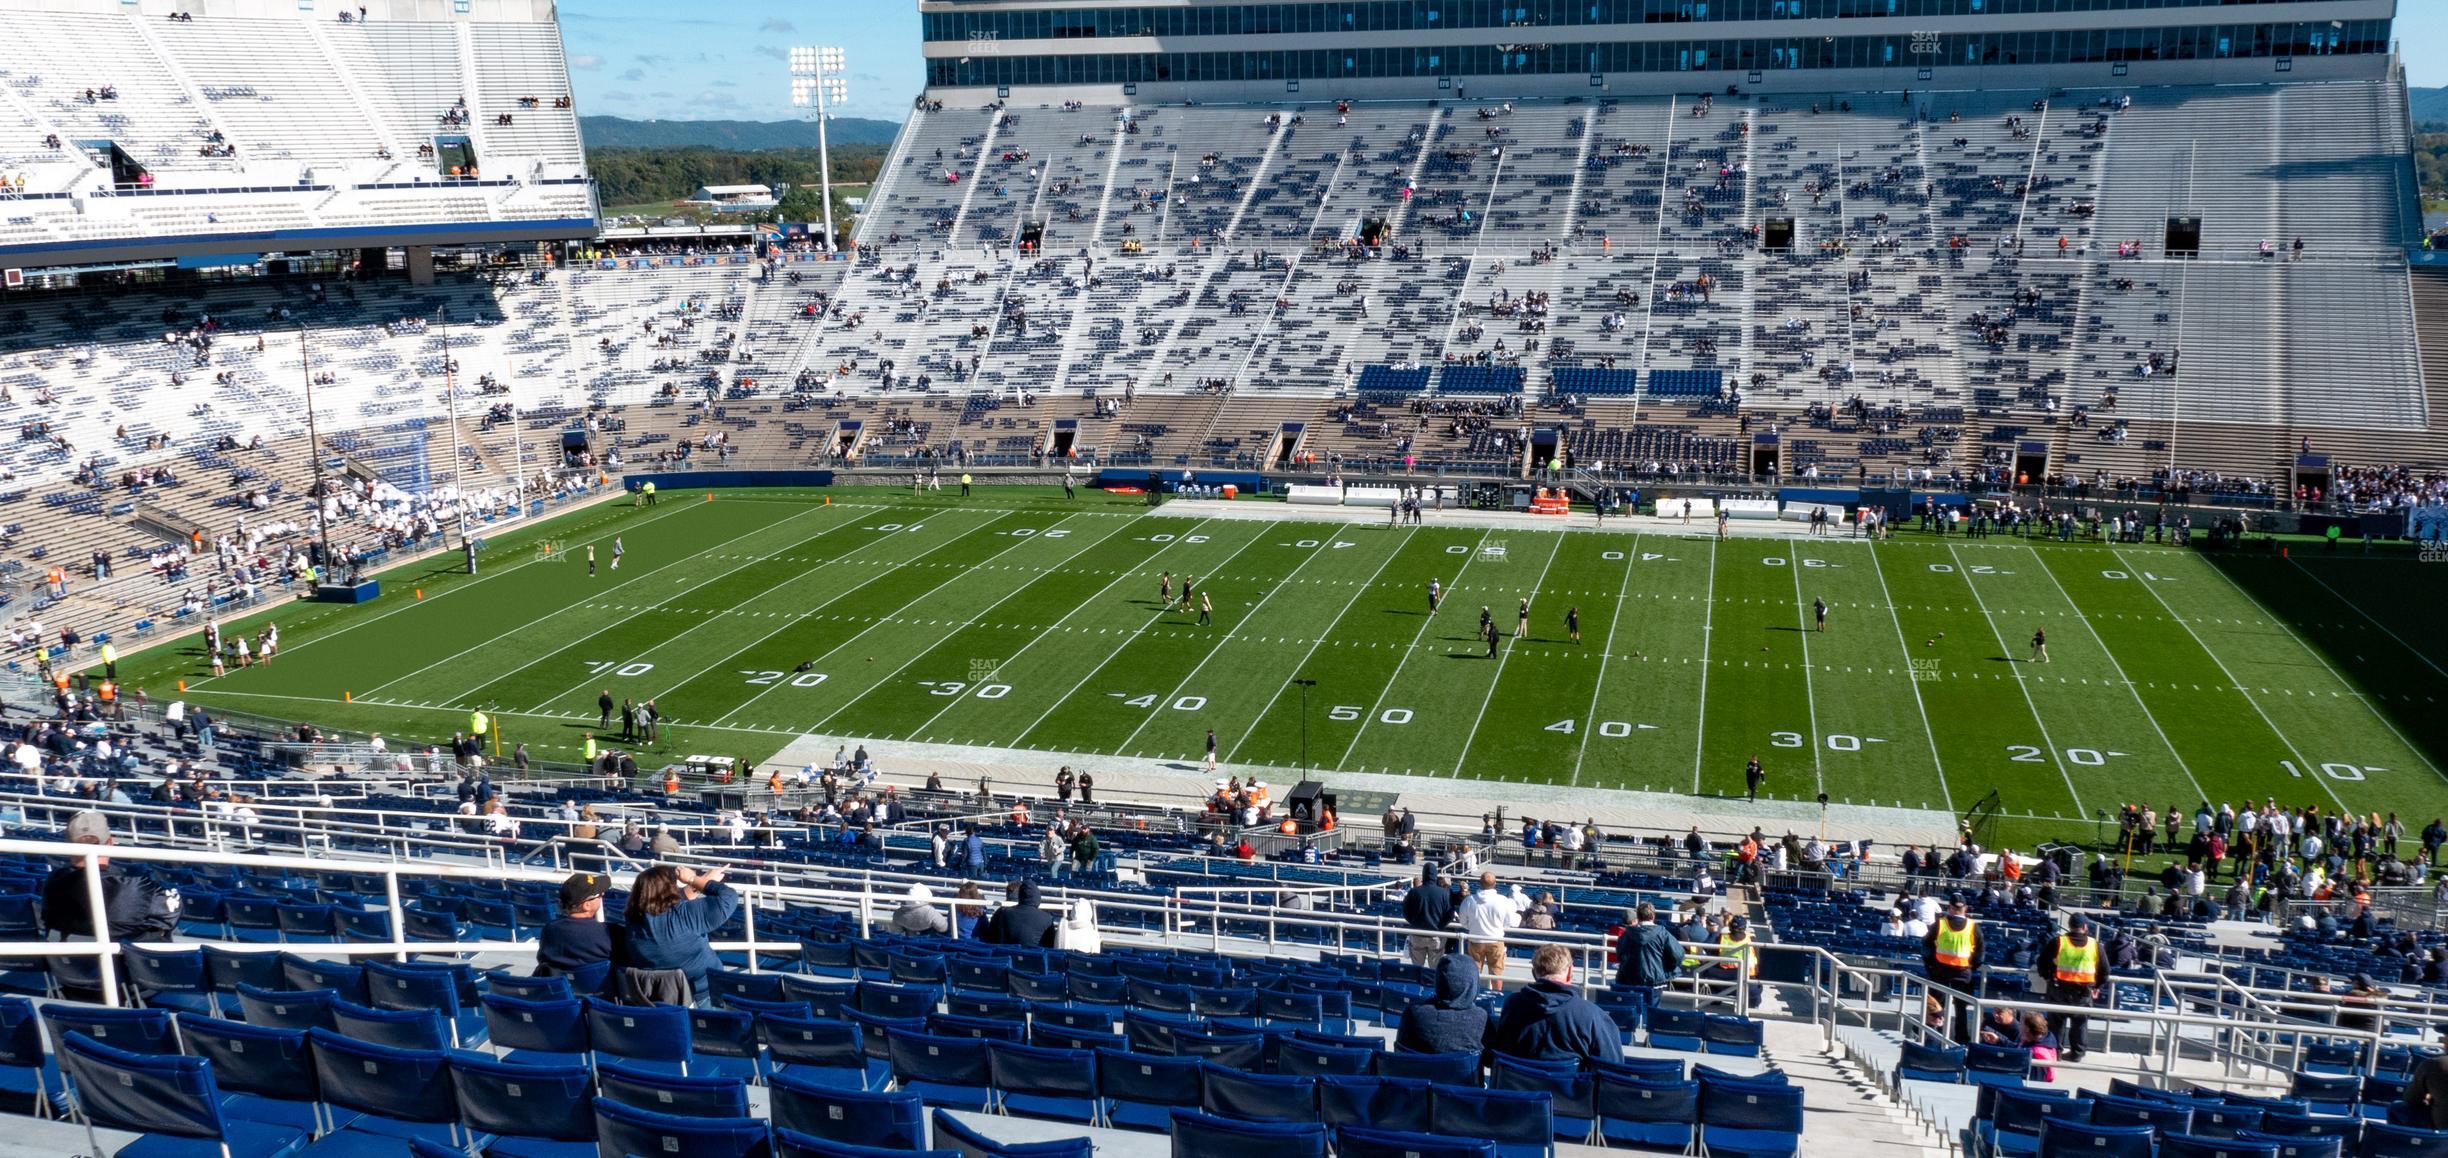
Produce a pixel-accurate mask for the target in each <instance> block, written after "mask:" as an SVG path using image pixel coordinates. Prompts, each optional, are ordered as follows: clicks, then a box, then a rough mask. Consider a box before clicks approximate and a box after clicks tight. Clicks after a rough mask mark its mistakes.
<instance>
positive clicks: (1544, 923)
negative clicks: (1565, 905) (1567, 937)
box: [1522, 891, 1556, 932]
mask: <svg viewBox="0 0 2448 1158" xmlns="http://www.w3.org/2000/svg"><path fill="white" fill-rule="evenodd" d="M1555 927H1556V903H1555V894H1554V893H1550V892H1545V891H1541V892H1540V893H1539V895H1538V899H1537V900H1534V901H1532V902H1530V907H1529V908H1528V909H1525V910H1523V911H1522V928H1525V929H1532V930H1536V931H1539V932H1551V931H1553V930H1554V929H1555Z"/></svg>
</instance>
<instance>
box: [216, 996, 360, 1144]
mask: <svg viewBox="0 0 2448 1158" xmlns="http://www.w3.org/2000/svg"><path fill="white" fill-rule="evenodd" d="M179 1039H180V1040H181V1041H183V1042H184V1043H186V1046H187V1052H188V1053H189V1054H191V1055H193V1056H196V1057H200V1058H204V1059H206V1060H208V1061H210V1062H212V1063H213V1079H214V1080H215V1081H216V1082H218V1083H219V1084H220V1086H221V1105H222V1108H223V1109H225V1110H227V1111H228V1112H229V1114H230V1116H231V1117H234V1118H243V1119H245V1120H247V1121H250V1122H269V1123H272V1124H274V1125H281V1126H292V1127H295V1128H297V1129H299V1130H303V1131H307V1132H310V1133H311V1132H315V1131H318V1130H321V1129H323V1128H324V1127H325V1126H326V1125H327V1124H328V1123H326V1122H325V1121H324V1120H323V1118H322V1116H321V1115H320V1114H319V1113H318V1111H317V1110H316V1107H315V1102H316V1100H317V1099H316V1095H315V1071H314V1059H313V1058H312V1057H311V1056H309V1053H308V1050H309V1047H308V1046H307V1044H306V1031H305V1030H302V1029H273V1028H270V1027H267V1026H261V1025H248V1024H247V1023H245V1022H243V1021H229V1020H225V1019H222V1018H218V1017H206V1016H203V1015H202V1014H195V1013H182V1014H180V1015H179Z"/></svg>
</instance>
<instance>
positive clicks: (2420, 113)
mask: <svg viewBox="0 0 2448 1158" xmlns="http://www.w3.org/2000/svg"><path fill="white" fill-rule="evenodd" d="M2406 103H2407V104H2409V105H2412V106H2413V109H2414V123H2415V124H2417V125H2423V124H2431V125H2448V88H2411V87H2409V88H2407V89H2406Z"/></svg>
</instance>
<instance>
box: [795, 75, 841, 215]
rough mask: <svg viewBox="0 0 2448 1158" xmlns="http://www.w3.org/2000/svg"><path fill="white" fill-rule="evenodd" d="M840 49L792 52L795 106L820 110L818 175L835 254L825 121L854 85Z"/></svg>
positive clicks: (830, 161)
mask: <svg viewBox="0 0 2448 1158" xmlns="http://www.w3.org/2000/svg"><path fill="white" fill-rule="evenodd" d="M842 69H843V65H842V50H841V49H839V48H808V47H800V48H794V49H791V50H790V76H791V82H790V85H791V89H790V91H791V103H792V104H793V105H796V106H798V107H800V108H813V109H815V110H816V176H817V179H818V181H819V183H820V184H819V195H820V196H821V197H822V198H823V200H824V245H825V252H827V253H830V252H832V251H833V150H832V148H831V146H830V145H829V144H828V143H827V142H826V140H825V120H826V118H827V117H830V116H831V115H832V108H833V106H835V105H838V104H840V103H842V102H843V101H844V100H847V99H849V96H850V82H849V79H848V74H847V73H845V72H843V70H842Z"/></svg>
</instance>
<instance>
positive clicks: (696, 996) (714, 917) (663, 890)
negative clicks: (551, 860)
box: [622, 864, 740, 1002]
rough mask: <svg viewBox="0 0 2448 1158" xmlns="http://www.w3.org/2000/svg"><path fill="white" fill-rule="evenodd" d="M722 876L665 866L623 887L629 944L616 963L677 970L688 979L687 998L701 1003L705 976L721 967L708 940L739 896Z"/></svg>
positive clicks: (735, 906) (718, 871)
mask: <svg viewBox="0 0 2448 1158" xmlns="http://www.w3.org/2000/svg"><path fill="white" fill-rule="evenodd" d="M722 878H723V870H721V869H715V870H714V871H712V872H709V873H701V872H698V871H697V870H695V869H692V868H688V867H686V866H678V865H668V864H659V865H656V866H654V867H653V868H650V869H647V870H646V871H645V872H642V873H639V874H638V875H637V880H636V881H634V882H632V883H631V884H630V886H629V911H628V913H627V914H626V916H627V919H626V920H625V921H624V922H623V923H624V924H626V925H628V926H629V944H628V949H627V951H626V953H625V954H624V956H623V958H622V963H623V964H625V965H627V966H629V967H630V968H632V969H639V970H658V969H677V970H679V971H680V972H682V973H684V974H687V975H688V984H689V994H690V998H691V1000H692V1001H695V1002H703V1001H704V1000H705V998H706V972H707V971H708V970H711V969H715V968H719V967H720V966H721V962H719V961H717V960H715V958H714V949H713V946H712V945H711V944H709V941H710V940H711V939H712V937H713V935H714V930H716V929H719V928H722V927H723V924H724V923H725V922H727V921H729V920H730V919H731V915H732V914H733V913H736V912H738V911H739V905H740V898H739V894H738V893H736V892H734V891H732V890H731V888H730V886H728V885H725V884H723V879H722ZM692 893H693V894H696V895H695V896H693V897H692V896H691V895H690V894H692ZM626 995H627V994H626V993H624V996H626Z"/></svg>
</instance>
